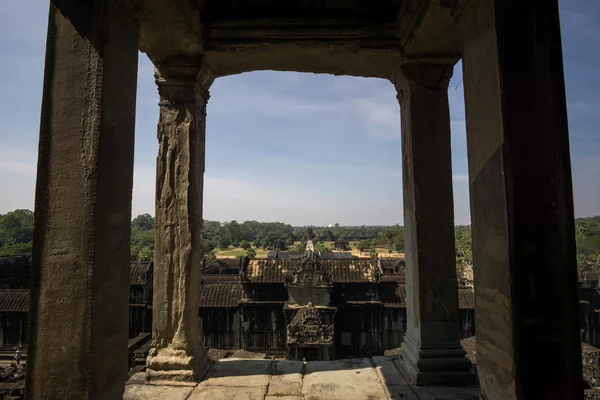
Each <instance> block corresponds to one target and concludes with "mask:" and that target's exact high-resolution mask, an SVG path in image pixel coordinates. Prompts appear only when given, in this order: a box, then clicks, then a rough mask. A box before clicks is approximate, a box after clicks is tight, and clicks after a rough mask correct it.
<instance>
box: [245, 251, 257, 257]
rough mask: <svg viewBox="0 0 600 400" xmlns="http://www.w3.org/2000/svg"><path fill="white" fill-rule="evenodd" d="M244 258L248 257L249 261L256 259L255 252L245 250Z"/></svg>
mask: <svg viewBox="0 0 600 400" xmlns="http://www.w3.org/2000/svg"><path fill="white" fill-rule="evenodd" d="M246 257H248V258H250V259H252V258H256V250H254V249H248V250H246Z"/></svg>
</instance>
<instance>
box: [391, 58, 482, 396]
mask: <svg viewBox="0 0 600 400" xmlns="http://www.w3.org/2000/svg"><path fill="white" fill-rule="evenodd" d="M451 76H452V66H451V65H414V64H413V65H403V66H401V67H400V68H399V69H398V71H397V72H396V74H395V76H394V84H395V85H396V89H397V90H398V100H399V101H400V108H401V115H402V176H403V185H404V237H405V239H404V241H405V247H406V301H407V305H406V309H407V329H406V333H405V336H404V342H403V343H402V349H403V350H402V358H403V365H404V367H405V368H406V371H407V372H408V374H409V375H410V376H411V379H412V380H413V382H414V383H415V384H417V385H466V384H472V383H474V382H475V378H474V376H473V374H472V373H471V372H470V371H469V370H470V368H471V362H470V361H469V360H468V359H467V358H466V357H465V352H464V351H463V349H462V347H461V345H460V329H461V327H460V315H459V311H458V283H457V278H456V261H455V260H456V256H455V250H454V207H453V198H452V162H451V151H450V111H449V107H448V82H449V80H450V77H451Z"/></svg>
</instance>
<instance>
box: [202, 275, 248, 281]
mask: <svg viewBox="0 0 600 400" xmlns="http://www.w3.org/2000/svg"><path fill="white" fill-rule="evenodd" d="M205 282H206V283H239V282H240V276H239V275H238V274H218V275H217V274H206V275H200V283H205Z"/></svg>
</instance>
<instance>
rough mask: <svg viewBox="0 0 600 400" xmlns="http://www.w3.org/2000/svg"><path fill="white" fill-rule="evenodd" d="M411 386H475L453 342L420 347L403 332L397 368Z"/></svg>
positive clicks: (467, 363)
mask: <svg viewBox="0 0 600 400" xmlns="http://www.w3.org/2000/svg"><path fill="white" fill-rule="evenodd" d="M398 366H399V367H400V368H401V369H402V372H404V375H405V378H406V379H407V380H408V381H409V384H411V385H415V386H476V385H477V378H476V377H475V374H474V373H473V371H472V370H471V368H472V366H473V365H472V363H471V361H470V360H469V359H468V358H467V357H466V352H465V351H464V350H463V348H462V347H461V345H460V341H457V342H436V343H427V344H425V343H420V341H419V340H418V339H416V338H415V336H414V335H412V334H410V332H407V333H406V335H405V336H404V342H403V343H402V353H401V354H400V362H399V365H398Z"/></svg>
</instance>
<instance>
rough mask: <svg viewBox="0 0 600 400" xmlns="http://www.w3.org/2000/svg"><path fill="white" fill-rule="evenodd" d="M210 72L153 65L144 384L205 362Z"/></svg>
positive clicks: (190, 372) (186, 375)
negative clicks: (202, 312)
mask: <svg viewBox="0 0 600 400" xmlns="http://www.w3.org/2000/svg"><path fill="white" fill-rule="evenodd" d="M213 80H214V77H213V76H212V74H211V73H210V71H209V70H208V69H206V68H204V67H201V66H199V65H197V64H193V63H190V62H187V61H185V60H172V61H171V62H170V63H169V64H167V65H160V66H157V68H156V83H157V85H158V91H159V94H160V103H159V105H160V117H159V122H158V141H159V150H158V158H157V168H156V241H155V250H154V301H153V328H152V332H153V334H152V336H153V337H152V341H153V342H152V350H151V351H150V355H149V357H148V361H147V365H148V371H147V376H148V379H149V380H150V381H151V382H165V381H171V382H173V381H180V382H185V381H187V382H194V381H198V380H199V379H201V378H202V375H203V374H204V372H205V371H206V370H207V369H208V367H209V366H210V361H209V358H208V357H207V354H206V350H205V349H204V345H203V344H202V338H201V335H202V332H201V331H200V329H199V323H198V320H199V304H200V303H199V294H200V292H199V291H200V265H201V262H202V254H201V248H200V245H201V232H200V231H201V229H202V187H203V182H204V146H205V131H206V103H207V101H208V98H209V93H208V89H209V87H210V85H211V84H212V82H213Z"/></svg>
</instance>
